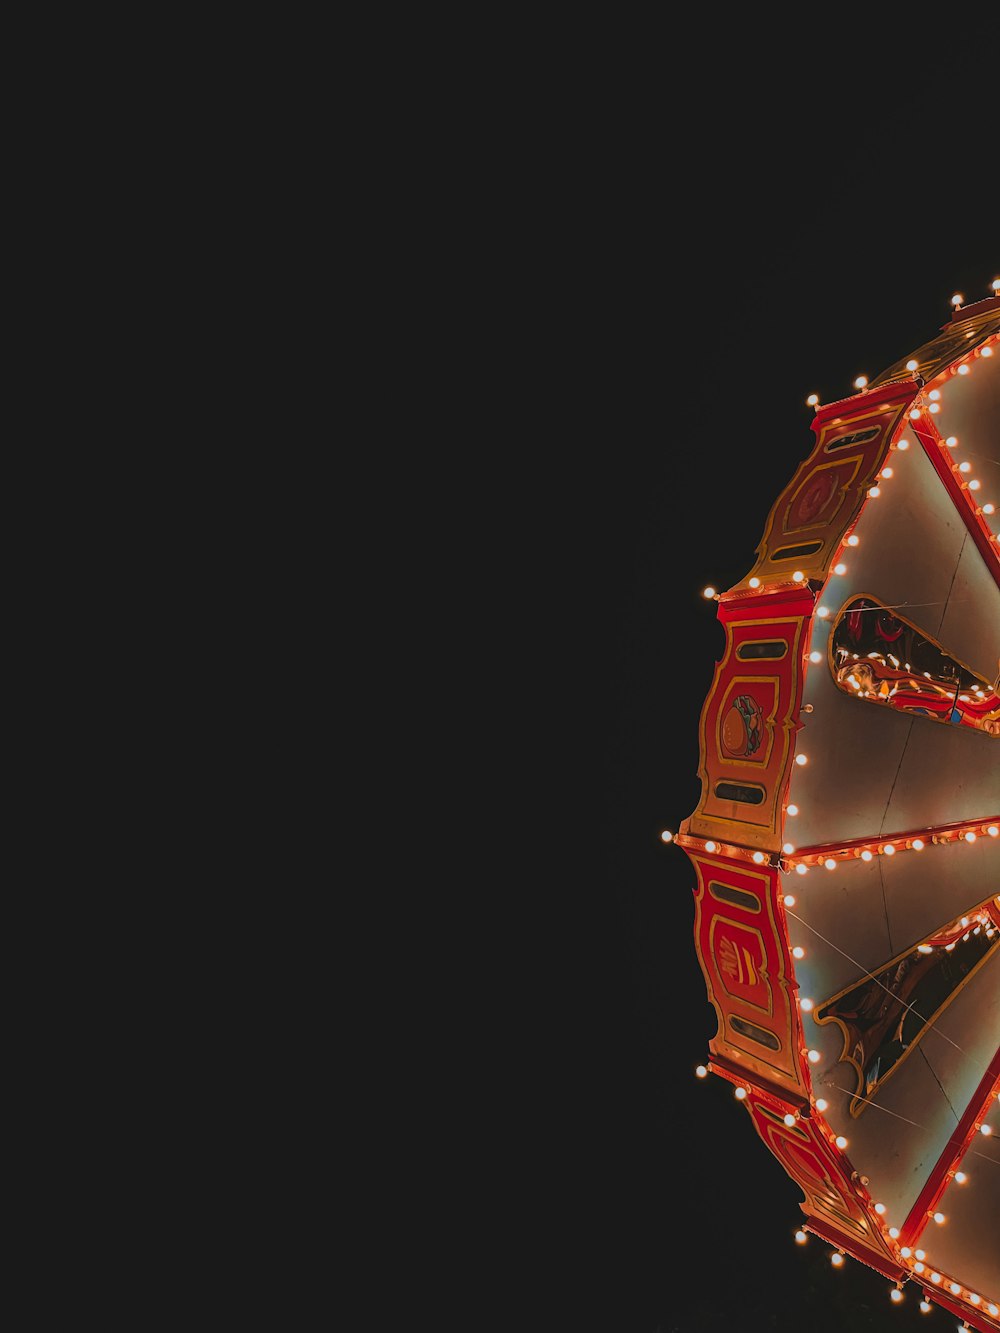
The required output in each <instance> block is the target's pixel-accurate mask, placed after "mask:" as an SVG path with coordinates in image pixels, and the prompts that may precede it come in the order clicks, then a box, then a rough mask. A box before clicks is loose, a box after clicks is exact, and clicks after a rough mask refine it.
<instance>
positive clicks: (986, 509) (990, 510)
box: [983, 504, 993, 514]
mask: <svg viewBox="0 0 1000 1333" xmlns="http://www.w3.org/2000/svg"><path fill="white" fill-rule="evenodd" d="M983 513H984V514H992V513H993V505H991V504H989V505H983Z"/></svg>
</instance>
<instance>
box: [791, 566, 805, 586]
mask: <svg viewBox="0 0 1000 1333" xmlns="http://www.w3.org/2000/svg"><path fill="white" fill-rule="evenodd" d="M804 578H805V574H803V573H802V570H801V569H797V570H796V571H795V573H794V574H793V575H792V581H793V582H794V583H801V582H802V580H803V579H804Z"/></svg>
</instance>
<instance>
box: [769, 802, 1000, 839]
mask: <svg viewBox="0 0 1000 1333" xmlns="http://www.w3.org/2000/svg"><path fill="white" fill-rule="evenodd" d="M788 808H789V810H791V808H792V807H791V806H789V807H788ZM986 832H987V833H988V834H989V835H990V837H991V838H995V837H996V836H997V835H998V834H1000V825H997V824H991V825H990V826H989V828H988V829H987V830H986Z"/></svg>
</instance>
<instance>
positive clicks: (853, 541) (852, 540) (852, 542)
mask: <svg viewBox="0 0 1000 1333" xmlns="http://www.w3.org/2000/svg"><path fill="white" fill-rule="evenodd" d="M860 540H861V538H860V537H856V536H855V535H854V533H853V532H852V533H851V535H850V536H849V537H848V539H847V544H848V546H857V544H858V542H859V541H860Z"/></svg>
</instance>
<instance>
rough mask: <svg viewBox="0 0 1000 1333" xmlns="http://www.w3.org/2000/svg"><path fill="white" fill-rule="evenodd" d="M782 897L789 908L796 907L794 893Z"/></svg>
mask: <svg viewBox="0 0 1000 1333" xmlns="http://www.w3.org/2000/svg"><path fill="white" fill-rule="evenodd" d="M782 897H783V899H784V902H785V904H786V905H787V906H788V907H794V906H795V895H794V893H786V894H783V895H782Z"/></svg>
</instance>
